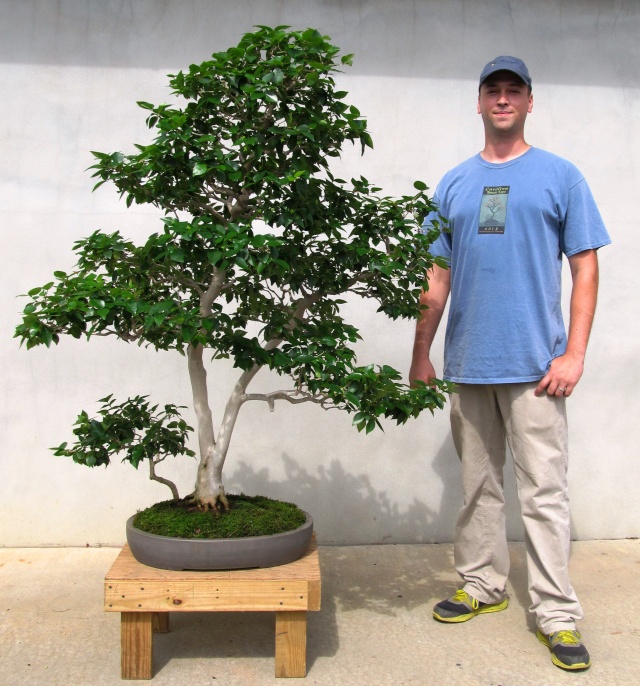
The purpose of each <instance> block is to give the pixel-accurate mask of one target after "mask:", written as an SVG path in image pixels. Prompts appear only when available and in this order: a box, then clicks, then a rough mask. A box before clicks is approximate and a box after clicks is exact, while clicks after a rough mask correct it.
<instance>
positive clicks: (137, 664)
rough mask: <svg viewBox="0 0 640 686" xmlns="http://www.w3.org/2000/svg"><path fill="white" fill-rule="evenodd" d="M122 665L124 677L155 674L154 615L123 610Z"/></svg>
mask: <svg viewBox="0 0 640 686" xmlns="http://www.w3.org/2000/svg"><path fill="white" fill-rule="evenodd" d="M120 665H121V676H122V678H123V679H151V678H152V676H153V615H152V614H151V613H150V612H123V613H122V615H121V620H120Z"/></svg>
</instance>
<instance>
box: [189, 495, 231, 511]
mask: <svg viewBox="0 0 640 686" xmlns="http://www.w3.org/2000/svg"><path fill="white" fill-rule="evenodd" d="M185 502H186V503H188V504H189V505H193V506H194V507H196V508H197V509H198V510H200V512H212V513H213V514H220V513H221V512H228V511H229V501H228V500H227V496H226V495H225V494H224V493H218V494H216V495H211V496H205V497H204V498H198V497H197V496H196V494H195V493H191V494H190V495H188V496H187V497H186V498H185Z"/></svg>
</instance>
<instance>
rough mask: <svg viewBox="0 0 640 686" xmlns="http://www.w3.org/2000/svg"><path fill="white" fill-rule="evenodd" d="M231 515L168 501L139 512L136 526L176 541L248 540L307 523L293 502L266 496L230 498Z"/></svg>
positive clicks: (236, 496)
mask: <svg viewBox="0 0 640 686" xmlns="http://www.w3.org/2000/svg"><path fill="white" fill-rule="evenodd" d="M227 499H228V500H229V511H228V512H221V513H216V512H211V511H210V512H200V511H199V510H198V509H197V508H196V507H195V506H194V505H192V504H189V503H188V502H186V501H185V500H165V501H164V502H161V503H156V504H155V505H152V506H151V507H148V508H147V509H146V510H142V511H141V512H138V514H137V515H136V518H135V519H134V522H133V524H134V526H135V527H136V528H137V529H140V530H141V531H146V532H147V533H150V534H156V535H158V536H171V537H175V538H246V537H247V536H267V535H271V534H279V533H284V532H285V531H292V530H293V529H297V528H298V527H299V526H302V524H304V522H305V519H306V517H305V514H304V512H303V511H302V510H301V509H300V508H299V507H297V506H296V505H293V504H292V503H284V502H281V501H279V500H272V499H271V498H265V497H264V496H246V495H233V494H231V495H229V494H228V495H227Z"/></svg>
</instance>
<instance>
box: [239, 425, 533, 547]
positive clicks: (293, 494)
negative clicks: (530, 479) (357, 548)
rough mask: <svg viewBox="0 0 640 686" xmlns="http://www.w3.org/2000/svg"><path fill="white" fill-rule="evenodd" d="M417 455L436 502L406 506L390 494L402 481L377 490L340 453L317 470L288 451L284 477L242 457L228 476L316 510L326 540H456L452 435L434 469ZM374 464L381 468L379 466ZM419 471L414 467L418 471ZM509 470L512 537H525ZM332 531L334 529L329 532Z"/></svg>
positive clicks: (250, 490)
mask: <svg viewBox="0 0 640 686" xmlns="http://www.w3.org/2000/svg"><path fill="white" fill-rule="evenodd" d="M416 460H420V461H422V462H423V463H425V468H424V473H425V481H424V485H423V487H422V488H421V485H420V484H414V483H411V484H410V485H411V488H412V490H417V491H418V492H420V491H421V490H423V491H424V494H425V499H426V498H427V495H428V493H433V492H434V490H439V491H440V492H441V496H440V502H439V503H436V504H435V505H433V506H431V505H430V504H427V503H426V502H425V501H424V500H423V499H422V498H420V497H414V499H413V501H412V502H410V503H409V504H408V505H406V506H404V507H403V508H402V509H401V508H400V506H399V505H398V503H397V502H395V501H394V500H393V499H392V497H391V496H390V494H389V491H392V492H394V493H397V492H398V484H397V483H396V484H392V485H391V486H390V489H389V491H387V490H376V489H375V488H374V486H373V485H372V482H371V477H370V476H369V474H366V473H363V474H357V475H356V474H351V473H349V472H347V471H346V470H345V468H344V466H343V464H342V461H341V460H339V459H333V460H331V461H330V463H329V465H328V466H325V465H323V464H320V465H318V467H317V472H316V474H315V475H314V474H312V473H310V472H309V471H308V470H307V469H305V468H304V467H302V466H301V465H300V464H299V463H298V462H296V461H295V460H293V459H292V458H291V457H290V456H289V455H288V454H286V453H283V454H282V463H283V466H284V472H285V477H284V479H283V480H281V481H275V480H273V479H272V478H271V476H270V474H269V470H268V469H267V468H263V469H260V470H258V471H256V470H255V469H254V468H253V467H252V466H251V465H249V464H247V463H246V462H244V461H242V462H239V464H238V466H237V468H236V469H235V471H234V472H233V473H232V474H231V475H230V476H229V477H227V490H228V491H229V492H238V491H244V492H245V493H247V494H249V495H254V494H258V493H259V494H262V495H267V496H269V497H272V498H278V499H280V500H285V501H286V500H288V501H295V502H296V504H298V505H299V506H300V507H302V508H303V509H304V510H306V511H308V512H310V513H311V515H312V516H313V518H314V524H315V529H316V532H317V534H318V541H319V542H320V544H321V545H345V544H348V545H354V544H363V543H364V544H379V543H437V542H446V541H452V540H453V533H454V528H455V523H456V519H457V516H458V511H459V510H460V506H461V505H462V487H461V477H460V467H459V462H458V458H457V456H456V454H455V450H454V447H453V442H452V440H451V438H450V437H449V438H448V439H447V440H446V441H445V442H444V443H443V445H442V446H441V447H440V448H439V449H438V451H437V452H436V453H435V455H434V457H433V459H432V461H431V463H430V465H429V466H430V468H429V469H428V468H427V465H426V462H427V461H428V460H429V456H420V455H419V453H418V451H416ZM400 468H401V465H400V463H399V465H398V469H400ZM371 469H372V470H373V471H374V472H375V466H372V467H371ZM432 470H433V471H434V472H435V473H436V475H437V479H438V481H439V482H440V484H438V489H434V488H433V486H432V485H431V484H429V483H427V481H426V479H428V478H430V477H429V476H428V475H430V474H433V472H432ZM415 471H416V470H412V474H415ZM509 471H510V468H507V469H506V470H505V481H506V485H505V498H506V512H507V522H508V530H507V531H508V537H509V538H510V539H511V540H522V534H521V526H522V524H521V517H520V512H519V504H518V499H517V495H516V491H515V484H514V478H510V477H512V476H513V475H510V474H509ZM390 473H391V474H394V473H397V474H398V482H399V483H401V482H402V481H403V479H404V480H406V478H407V477H403V475H402V474H400V473H398V472H394V470H393V469H392V470H390ZM326 532H334V533H333V535H332V536H329V535H328V534H327V533H326ZM335 532H338V533H335ZM340 532H344V533H343V534H341V533H340Z"/></svg>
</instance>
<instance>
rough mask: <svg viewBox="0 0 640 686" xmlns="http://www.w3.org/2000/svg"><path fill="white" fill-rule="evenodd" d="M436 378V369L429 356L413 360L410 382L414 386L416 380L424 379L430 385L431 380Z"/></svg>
mask: <svg viewBox="0 0 640 686" xmlns="http://www.w3.org/2000/svg"><path fill="white" fill-rule="evenodd" d="M435 378H436V370H435V369H434V367H433V365H432V364H431V360H430V359H429V358H428V357H422V358H420V359H418V360H416V359H414V360H413V363H412V364H411V369H410V370H409V383H410V384H411V386H412V387H415V382H416V381H423V382H424V383H425V384H427V386H428V385H429V384H430V383H431V380H432V379H435Z"/></svg>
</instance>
